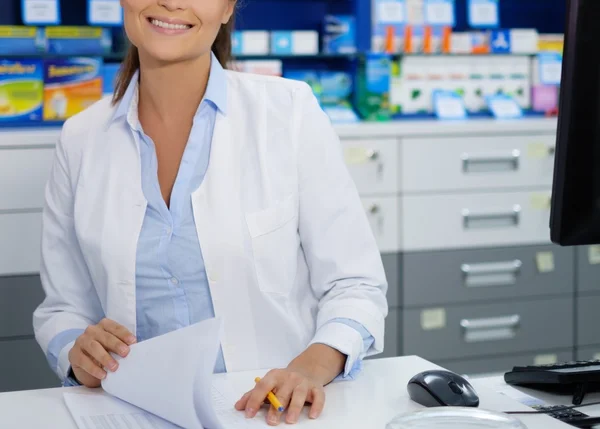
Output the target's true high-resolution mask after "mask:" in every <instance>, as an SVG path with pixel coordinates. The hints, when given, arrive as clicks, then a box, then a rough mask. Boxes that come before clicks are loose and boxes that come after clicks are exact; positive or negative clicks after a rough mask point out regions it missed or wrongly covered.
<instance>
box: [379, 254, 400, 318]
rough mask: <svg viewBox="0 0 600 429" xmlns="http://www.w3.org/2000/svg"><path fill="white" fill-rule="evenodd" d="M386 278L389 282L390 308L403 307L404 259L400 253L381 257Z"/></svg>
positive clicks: (388, 299) (388, 298)
mask: <svg viewBox="0 0 600 429" xmlns="http://www.w3.org/2000/svg"><path fill="white" fill-rule="evenodd" d="M381 259H382V261H383V268H384V269H385V276H386V278H387V282H388V292H387V301H388V306H389V307H390V308H396V307H400V306H401V305H402V300H401V296H402V280H401V279H402V267H401V264H402V258H401V256H400V254H398V253H385V254H383V255H381Z"/></svg>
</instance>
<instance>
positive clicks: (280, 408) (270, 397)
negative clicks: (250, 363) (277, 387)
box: [254, 377, 285, 413]
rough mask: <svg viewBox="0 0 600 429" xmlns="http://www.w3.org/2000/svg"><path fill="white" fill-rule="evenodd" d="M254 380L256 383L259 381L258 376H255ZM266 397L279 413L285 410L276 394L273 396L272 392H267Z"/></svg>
mask: <svg viewBox="0 0 600 429" xmlns="http://www.w3.org/2000/svg"><path fill="white" fill-rule="evenodd" d="M254 381H255V382H256V383H258V382H259V381H260V377H256V378H255V379H254ZM267 399H268V400H269V402H270V403H271V405H273V407H275V409H276V410H277V411H279V412H280V413H282V412H283V410H285V408H283V405H281V402H279V399H277V396H275V394H274V393H273V392H269V394H268V395H267Z"/></svg>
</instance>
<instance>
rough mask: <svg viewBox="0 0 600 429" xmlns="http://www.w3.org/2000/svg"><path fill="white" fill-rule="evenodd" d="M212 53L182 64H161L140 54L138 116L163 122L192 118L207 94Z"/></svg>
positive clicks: (187, 120) (189, 119)
mask: <svg viewBox="0 0 600 429" xmlns="http://www.w3.org/2000/svg"><path fill="white" fill-rule="evenodd" d="M210 62H211V55H210V52H209V53H208V54H205V55H202V56H201V57H199V58H197V59H195V60H192V61H184V62H179V63H170V64H165V63H159V62H157V61H155V60H152V59H149V58H145V56H143V55H141V53H140V86H139V91H140V92H139V107H138V109H139V115H140V119H141V118H142V117H146V118H147V117H151V118H152V119H153V120H159V121H161V122H163V123H173V122H180V121H182V120H183V121H186V122H189V121H191V120H192V119H193V117H194V115H195V114H196V111H197V110H198V106H199V105H200V102H201V101H202V98H203V97H204V94H205V92H206V87H207V85H208V77H209V75H210Z"/></svg>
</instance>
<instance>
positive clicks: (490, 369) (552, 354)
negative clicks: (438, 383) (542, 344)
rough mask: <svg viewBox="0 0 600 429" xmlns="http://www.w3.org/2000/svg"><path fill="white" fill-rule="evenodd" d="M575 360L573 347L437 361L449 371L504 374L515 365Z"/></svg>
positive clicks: (473, 374) (476, 374)
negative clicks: (539, 352)
mask: <svg viewBox="0 0 600 429" xmlns="http://www.w3.org/2000/svg"><path fill="white" fill-rule="evenodd" d="M571 360H573V349H563V350H552V351H549V352H545V353H542V354H534V353H528V354H516V355H510V356H501V357H485V358H480V359H461V360H450V361H440V362H435V363H436V364H437V365H439V366H441V367H443V368H446V369H447V370H449V371H453V372H456V373H458V374H464V375H469V376H482V375H488V374H504V373H505V372H508V371H510V370H512V369H513V367H515V366H529V365H540V364H541V365H543V364H550V363H556V362H569V361H571Z"/></svg>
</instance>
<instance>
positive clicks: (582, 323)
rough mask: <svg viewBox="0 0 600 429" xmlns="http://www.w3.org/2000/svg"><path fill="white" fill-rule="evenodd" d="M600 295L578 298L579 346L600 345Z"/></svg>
mask: <svg viewBox="0 0 600 429" xmlns="http://www.w3.org/2000/svg"><path fill="white" fill-rule="evenodd" d="M599 305H600V295H596V296H580V297H578V298H577V346H588V345H594V344H600V323H599V322H600V320H599V317H598V314H599V313H598V308H599V307H598V306H599Z"/></svg>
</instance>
